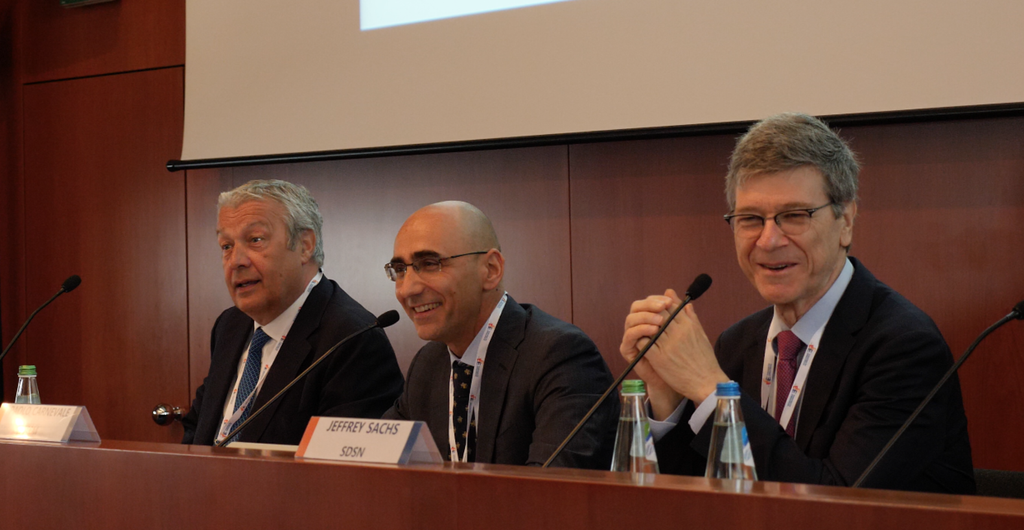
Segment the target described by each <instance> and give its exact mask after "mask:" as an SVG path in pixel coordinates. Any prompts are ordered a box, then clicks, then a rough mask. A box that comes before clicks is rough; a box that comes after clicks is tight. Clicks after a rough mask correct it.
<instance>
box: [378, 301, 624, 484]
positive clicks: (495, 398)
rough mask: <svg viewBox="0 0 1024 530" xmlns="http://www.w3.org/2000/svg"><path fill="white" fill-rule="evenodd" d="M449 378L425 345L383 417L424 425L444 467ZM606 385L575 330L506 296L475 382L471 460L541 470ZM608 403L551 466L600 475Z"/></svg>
mask: <svg viewBox="0 0 1024 530" xmlns="http://www.w3.org/2000/svg"><path fill="white" fill-rule="evenodd" d="M450 377H451V361H450V358H449V355H448V348H447V346H445V345H444V344H442V343H439V342H431V343H428V344H427V345H426V346H424V347H423V348H422V349H420V351H419V352H418V353H417V354H416V357H415V358H414V359H413V361H412V364H411V365H410V366H409V373H408V378H407V381H406V388H405V392H404V393H403V394H402V397H400V398H399V399H398V401H397V402H396V403H395V406H394V407H392V408H391V410H389V411H388V412H387V413H386V414H385V415H384V417H386V418H391V419H403V420H420V421H425V422H426V423H427V426H428V427H429V428H430V432H431V434H433V436H434V441H435V442H436V443H437V447H438V449H439V450H440V452H441V454H442V455H443V456H444V458H445V459H446V460H447V459H449V458H450V456H451V453H450V450H449V445H448V381H449V379H450ZM611 383H612V377H611V374H610V373H609V371H608V365H607V364H605V362H604V359H603V358H602V357H601V354H600V352H598V351H597V347H596V346H595V345H594V343H593V342H592V341H591V340H590V339H589V338H588V337H587V336H586V335H585V334H584V333H583V332H582V331H580V330H579V328H577V327H576V326H573V325H572V324H568V323H566V322H563V321H561V320H558V319H556V318H555V317H553V316H551V315H549V314H547V313H545V312H543V311H541V310H540V309H537V308H536V307H533V306H531V305H528V304H527V305H519V304H518V303H516V301H515V300H513V299H512V298H511V297H509V299H508V303H507V304H506V305H505V309H504V310H502V313H501V318H500V319H499V320H498V326H497V327H496V328H495V330H494V336H493V337H492V338H491V343H490V346H489V347H488V349H487V360H486V361H485V365H484V373H483V379H482V380H481V382H480V418H479V420H478V421H477V428H478V431H477V438H476V461H477V462H487V463H498V464H513V465H524V464H528V465H530V464H532V465H540V464H543V463H544V461H545V460H547V459H548V457H550V456H551V454H552V453H553V452H554V450H555V448H556V447H558V445H559V444H560V443H561V442H562V440H563V439H564V438H565V437H566V435H568V434H569V432H570V431H571V430H572V428H573V427H575V426H576V423H577V422H578V421H579V420H580V419H581V418H582V417H583V415H584V414H586V413H587V411H588V410H590V407H592V406H593V405H594V403H595V402H596V401H597V398H598V397H600V395H601V394H602V393H603V392H604V391H605V389H606V388H608V386H609V385H611ZM614 398H615V396H609V399H608V400H607V401H606V402H605V403H604V404H603V405H602V406H601V408H600V409H598V411H597V412H596V413H595V414H594V416H593V417H592V418H591V419H590V422H589V423H588V424H587V426H586V427H584V428H583V429H582V430H581V431H580V432H579V433H578V434H577V435H576V438H575V439H574V440H573V441H572V443H570V444H569V445H568V446H567V447H566V448H565V449H564V450H563V451H562V453H561V454H560V455H559V456H558V458H557V459H556V460H555V461H554V462H552V465H557V466H565V467H579V468H595V469H608V467H609V465H610V463H611V452H612V447H613V445H614V443H615V429H616V423H617V421H616V420H617V416H618V409H619V403H618V400H617V399H614Z"/></svg>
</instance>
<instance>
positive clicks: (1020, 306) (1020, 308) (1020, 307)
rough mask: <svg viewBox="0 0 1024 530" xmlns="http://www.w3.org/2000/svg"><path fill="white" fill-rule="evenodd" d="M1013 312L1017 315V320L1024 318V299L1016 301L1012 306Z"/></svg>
mask: <svg viewBox="0 0 1024 530" xmlns="http://www.w3.org/2000/svg"><path fill="white" fill-rule="evenodd" d="M1013 312H1014V313H1016V315H1017V320H1024V300H1021V301H1020V302H1017V305H1015V306H1013Z"/></svg>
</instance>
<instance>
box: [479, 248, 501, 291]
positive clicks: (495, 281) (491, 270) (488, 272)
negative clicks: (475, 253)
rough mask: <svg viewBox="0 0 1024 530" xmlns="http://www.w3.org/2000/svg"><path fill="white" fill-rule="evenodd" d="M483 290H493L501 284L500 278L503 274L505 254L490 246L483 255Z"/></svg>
mask: <svg viewBox="0 0 1024 530" xmlns="http://www.w3.org/2000/svg"><path fill="white" fill-rule="evenodd" d="M484 266H485V269H484V290H485V291H493V290H494V289H497V288H498V286H499V285H501V279H502V278H503V277H504V276H505V256H502V255H501V251H500V250H498V249H494V248H492V249H491V250H488V251H487V255H486V256H484Z"/></svg>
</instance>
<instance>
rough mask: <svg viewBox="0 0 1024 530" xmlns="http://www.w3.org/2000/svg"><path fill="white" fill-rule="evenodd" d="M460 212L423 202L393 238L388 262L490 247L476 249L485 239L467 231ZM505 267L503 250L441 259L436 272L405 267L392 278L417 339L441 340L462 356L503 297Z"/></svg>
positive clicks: (449, 254)
mask: <svg viewBox="0 0 1024 530" xmlns="http://www.w3.org/2000/svg"><path fill="white" fill-rule="evenodd" d="M464 217H465V215H464V212H461V211H459V210H458V209H457V208H441V207H427V208H424V209H422V210H420V211H418V212H416V213H415V214H413V215H412V216H411V217H409V219H408V220H406V222H405V224H404V225H402V229H401V230H399V232H398V236H396V237H395V254H394V258H392V261H401V262H403V263H412V262H413V260H416V259H421V258H443V257H447V256H454V255H458V254H464V253H466V252H476V251H481V250H488V248H485V247H482V246H481V247H480V248H477V247H478V246H480V245H483V244H484V243H483V242H481V241H476V238H474V237H472V235H470V233H471V232H470V231H467V230H466V228H465V226H466V223H467V221H466V219H464ZM503 267H504V259H503V258H502V256H501V252H499V251H498V250H495V249H490V250H489V251H488V252H487V253H486V254H478V255H471V256H463V257H459V258H455V259H450V260H444V261H443V262H442V266H441V270H439V271H436V272H422V273H420V272H416V271H415V270H413V268H412V267H409V268H408V269H407V270H406V272H405V274H404V276H402V277H400V278H398V279H397V281H396V282H395V298H397V299H398V301H399V303H401V304H402V308H403V309H404V310H405V313H406V314H407V315H409V320H411V321H412V323H413V325H414V326H416V334H417V335H419V337H420V338H421V339H423V340H433V341H439V342H443V343H445V344H447V345H448V347H449V348H451V350H452V352H453V353H454V354H455V355H457V356H460V357H461V356H462V354H463V353H464V352H465V350H466V348H467V347H469V344H470V343H471V342H472V341H473V337H475V336H476V333H477V332H478V331H479V330H480V328H481V327H483V325H484V324H485V323H486V322H487V318H488V317H489V316H490V313H491V311H492V310H493V308H494V306H495V304H497V299H498V298H500V296H501V294H500V293H498V292H497V291H498V290H500V289H498V287H499V285H500V283H501V276H502V273H503V270H504V269H503ZM495 293H497V295H496V294H495Z"/></svg>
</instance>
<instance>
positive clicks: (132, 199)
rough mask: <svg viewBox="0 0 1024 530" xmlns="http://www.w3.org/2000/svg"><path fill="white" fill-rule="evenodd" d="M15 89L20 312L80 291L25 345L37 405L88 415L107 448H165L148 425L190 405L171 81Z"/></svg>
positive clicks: (176, 113) (112, 80) (176, 80)
mask: <svg viewBox="0 0 1024 530" xmlns="http://www.w3.org/2000/svg"><path fill="white" fill-rule="evenodd" d="M123 75H126V76H127V78H123V79H122V77H121V75H111V76H102V77H92V78H83V79H78V80H74V81H67V82H61V83H45V84H40V85H30V86H28V87H26V89H25V121H26V125H25V152H26V155H25V182H26V184H25V203H26V204H27V205H29V207H28V208H27V209H26V216H25V225H26V227H27V228H28V234H29V235H28V237H27V242H26V245H25V247H26V253H25V261H26V262H27V263H28V264H30V265H29V267H28V271H27V281H26V287H27V289H26V298H27V300H29V301H31V302H32V303H33V304H36V303H41V301H43V300H46V299H47V298H48V297H49V296H51V295H52V294H53V293H55V292H57V288H58V287H59V286H60V284H61V282H62V281H63V280H64V279H65V278H66V277H68V276H69V275H71V274H80V275H81V276H82V286H81V287H79V288H78V289H77V290H76V291H74V292H72V293H69V294H66V295H64V296H62V297H61V298H60V299H58V300H57V301H56V302H55V303H54V304H53V305H52V306H51V307H48V308H47V309H46V311H45V312H42V313H40V314H39V316H38V317H37V318H36V320H35V321H34V322H33V324H32V327H30V328H29V329H28V331H26V332H25V336H24V337H22V340H24V341H25V343H24V350H25V351H26V352H28V353H26V354H25V355H23V356H22V358H23V359H24V360H25V362H28V363H30V364H35V365H36V366H37V367H38V370H39V374H40V376H39V381H40V394H41V396H42V397H43V399H44V402H47V403H75V404H82V405H85V406H87V407H88V408H89V411H90V414H91V415H92V418H93V421H94V422H95V423H96V428H97V429H98V430H99V432H100V433H101V434H102V435H103V436H106V437H112V438H115V439H133V440H165V441H170V440H172V439H174V438H176V437H177V436H180V432H179V433H173V432H172V431H171V430H164V431H160V430H158V429H156V428H155V425H154V424H153V422H152V421H151V420H150V419H149V418H148V414H149V411H150V410H151V409H152V408H153V405H154V404H156V403H158V402H160V401H162V400H167V399H172V400H175V401H182V400H184V399H185V398H186V395H187V391H188V387H187V384H186V381H187V377H188V376H187V373H188V372H187V368H188V365H187V363H188V357H187V343H188V328H187V315H186V306H185V303H184V302H185V297H186V285H185V282H186V261H185V252H184V250H185V209H184V196H185V190H184V180H183V179H182V178H180V177H178V178H174V177H171V176H169V175H167V174H166V172H165V171H164V170H163V169H162V168H161V167H160V166H159V161H160V160H165V159H167V157H172V156H175V154H176V153H178V152H180V149H181V132H182V130H181V124H182V121H181V115H182V112H183V108H182V103H183V102H182V98H181V93H182V87H183V84H184V75H183V72H182V69H181V68H172V69H161V70H152V71H147V72H141V73H136V74H123Z"/></svg>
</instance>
